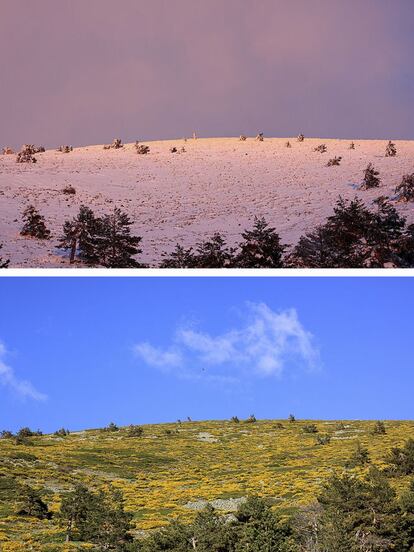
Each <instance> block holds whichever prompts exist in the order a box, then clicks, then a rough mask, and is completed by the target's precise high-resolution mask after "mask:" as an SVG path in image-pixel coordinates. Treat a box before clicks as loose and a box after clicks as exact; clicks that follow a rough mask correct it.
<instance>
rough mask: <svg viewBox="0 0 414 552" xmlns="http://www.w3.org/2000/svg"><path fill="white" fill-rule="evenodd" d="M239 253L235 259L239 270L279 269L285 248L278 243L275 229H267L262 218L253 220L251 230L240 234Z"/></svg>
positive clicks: (266, 224) (278, 238)
mask: <svg viewBox="0 0 414 552" xmlns="http://www.w3.org/2000/svg"><path fill="white" fill-rule="evenodd" d="M242 238H243V240H244V241H243V242H241V243H240V244H239V246H240V250H241V251H240V253H239V254H238V255H237V257H236V259H235V264H236V266H237V267H239V268H281V267H283V259H282V256H283V252H284V250H285V247H284V246H283V245H281V243H280V237H279V234H277V232H276V230H275V228H272V227H269V225H268V223H267V222H266V221H265V219H264V218H258V217H255V218H254V224H253V229H252V230H245V231H244V232H243V233H242Z"/></svg>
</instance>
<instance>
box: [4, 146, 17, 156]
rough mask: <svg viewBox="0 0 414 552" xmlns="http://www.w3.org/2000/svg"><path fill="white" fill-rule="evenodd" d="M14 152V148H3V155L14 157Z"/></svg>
mask: <svg viewBox="0 0 414 552" xmlns="http://www.w3.org/2000/svg"><path fill="white" fill-rule="evenodd" d="M13 153H14V151H13V150H12V148H9V147H5V148H3V155H13Z"/></svg>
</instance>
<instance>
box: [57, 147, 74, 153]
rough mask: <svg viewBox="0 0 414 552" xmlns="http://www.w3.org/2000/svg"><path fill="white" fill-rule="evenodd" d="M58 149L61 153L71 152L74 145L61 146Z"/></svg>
mask: <svg viewBox="0 0 414 552" xmlns="http://www.w3.org/2000/svg"><path fill="white" fill-rule="evenodd" d="M57 151H60V152H61V153H70V152H71V151H73V147H72V146H59V147H58V149H57Z"/></svg>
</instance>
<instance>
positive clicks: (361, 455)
mask: <svg viewBox="0 0 414 552" xmlns="http://www.w3.org/2000/svg"><path fill="white" fill-rule="evenodd" d="M370 462H371V459H370V456H369V451H368V449H367V448H366V447H364V446H362V445H361V443H360V442H359V441H357V444H356V448H355V450H354V452H353V453H352V455H351V458H350V459H349V460H348V461H347V463H346V467H347V468H355V467H356V466H365V465H366V464H369V463H370Z"/></svg>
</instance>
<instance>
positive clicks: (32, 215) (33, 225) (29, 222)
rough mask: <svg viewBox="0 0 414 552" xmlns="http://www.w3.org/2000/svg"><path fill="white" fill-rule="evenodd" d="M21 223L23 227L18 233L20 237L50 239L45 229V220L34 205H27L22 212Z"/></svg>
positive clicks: (48, 231) (48, 232)
mask: <svg viewBox="0 0 414 552" xmlns="http://www.w3.org/2000/svg"><path fill="white" fill-rule="evenodd" d="M23 222H24V225H23V228H22V229H21V232H20V234H21V235H22V236H31V237H32V238H37V239H39V240H48V239H49V238H50V230H48V228H46V224H45V219H44V217H43V216H42V215H41V214H40V213H39V211H38V210H37V209H36V208H35V207H34V205H29V206H28V207H26V209H25V210H24V211H23Z"/></svg>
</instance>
